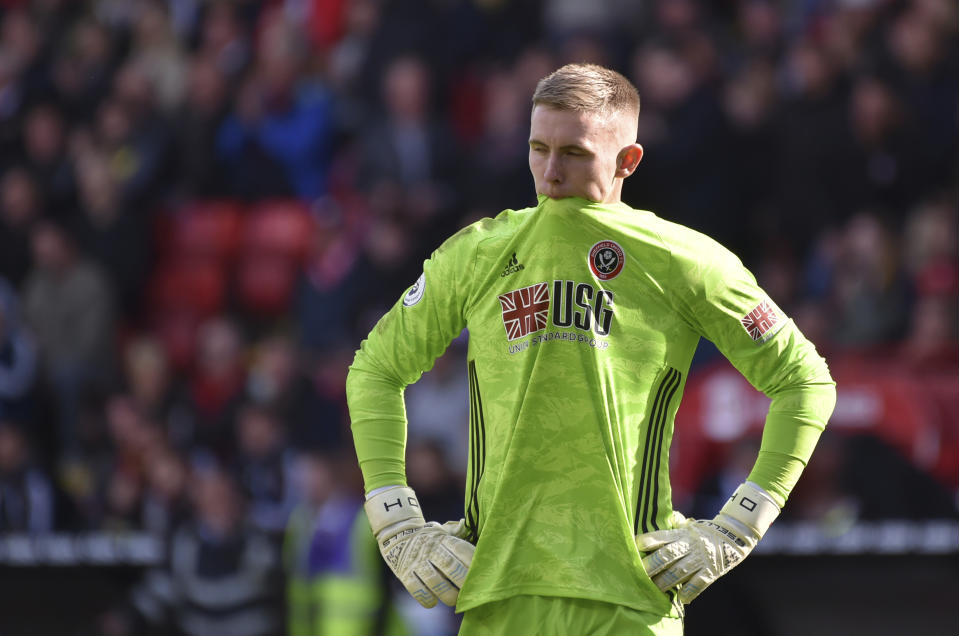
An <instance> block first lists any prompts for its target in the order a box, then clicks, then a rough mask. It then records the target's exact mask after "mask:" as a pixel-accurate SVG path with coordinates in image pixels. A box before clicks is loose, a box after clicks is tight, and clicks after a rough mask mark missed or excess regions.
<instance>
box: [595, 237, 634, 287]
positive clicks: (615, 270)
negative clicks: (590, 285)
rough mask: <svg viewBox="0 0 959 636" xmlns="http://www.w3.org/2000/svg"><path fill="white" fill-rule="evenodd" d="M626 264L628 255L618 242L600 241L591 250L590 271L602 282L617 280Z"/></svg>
mask: <svg viewBox="0 0 959 636" xmlns="http://www.w3.org/2000/svg"><path fill="white" fill-rule="evenodd" d="M625 264H626V254H625V253H623V248H622V247H620V246H619V243H617V242H616V241H600V242H599V243H597V244H596V245H594V246H593V247H592V248H591V249H590V250H589V269H590V270H591V271H592V272H593V276H595V277H596V278H598V279H600V280H609V279H611V278H616V277H617V276H618V275H619V273H620V272H621V271H623V265H625Z"/></svg>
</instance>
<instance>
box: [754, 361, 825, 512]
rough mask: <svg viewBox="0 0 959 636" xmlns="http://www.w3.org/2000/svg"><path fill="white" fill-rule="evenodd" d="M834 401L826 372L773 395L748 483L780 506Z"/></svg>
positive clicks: (784, 500) (820, 430) (808, 455)
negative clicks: (763, 490)
mask: <svg viewBox="0 0 959 636" xmlns="http://www.w3.org/2000/svg"><path fill="white" fill-rule="evenodd" d="M835 402H836V387H835V383H834V382H833V381H832V378H830V377H829V373H828V371H826V370H824V371H823V373H822V374H820V375H819V377H817V379H815V380H813V381H809V382H806V383H804V384H801V385H799V386H796V387H793V388H790V389H787V390H782V391H779V392H777V393H776V394H775V395H773V396H772V404H771V405H770V407H769V415H768V416H767V417H766V425H765V428H764V429H763V438H762V444H761V446H760V450H759V456H758V458H757V459H756V464H755V465H754V466H753V469H752V472H750V474H749V477H748V480H749V481H752V482H754V483H755V484H757V485H758V486H760V487H762V488H763V489H765V490H766V492H768V493H769V494H770V495H772V497H773V498H774V499H775V500H776V503H777V504H778V505H779V506H780V507H782V506H783V505H784V504H785V503H786V499H787V498H788V497H789V493H790V492H792V489H793V487H794V486H795V485H796V482H797V481H798V480H799V476H800V474H801V473H802V471H803V469H804V468H805V467H806V463H807V462H808V461H809V458H810V457H811V456H812V453H813V450H814V449H815V447H816V442H817V441H818V440H819V436H820V435H821V434H822V431H823V429H824V428H825V427H826V422H827V421H828V420H829V416H830V415H831V414H832V409H833V406H834V405H835Z"/></svg>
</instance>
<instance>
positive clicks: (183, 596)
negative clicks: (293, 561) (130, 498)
mask: <svg viewBox="0 0 959 636" xmlns="http://www.w3.org/2000/svg"><path fill="white" fill-rule="evenodd" d="M280 570H281V569H280V558H279V554H278V550H277V549H276V547H275V546H274V545H273V543H272V542H271V541H270V540H269V539H268V538H267V537H266V536H265V535H264V534H262V533H260V532H258V531H256V530H252V529H249V528H239V529H237V530H236V531H235V532H234V533H233V534H231V535H228V536H217V535H216V534H215V533H212V532H211V531H210V530H208V529H207V528H204V527H203V526H201V525H199V524H196V523H187V524H185V525H183V526H182V527H181V528H180V529H179V530H177V531H176V532H175V533H174V535H173V538H172V539H171V541H170V545H169V557H168V563H167V565H166V567H164V568H158V569H155V570H153V571H151V572H150V573H148V575H147V577H146V579H145V580H144V582H143V583H141V584H140V585H139V586H138V587H137V588H136V589H135V590H134V593H133V604H134V606H135V607H136V609H137V611H138V612H139V613H140V615H141V616H142V617H143V618H144V619H145V620H146V622H147V623H148V624H149V625H152V626H153V627H154V628H159V629H161V630H164V629H165V630H166V631H162V633H165V634H169V633H174V634H183V635H186V636H274V635H275V634H279V633H282V630H281V610H280V599H279V596H280V591H281V587H280V579H279V573H280Z"/></svg>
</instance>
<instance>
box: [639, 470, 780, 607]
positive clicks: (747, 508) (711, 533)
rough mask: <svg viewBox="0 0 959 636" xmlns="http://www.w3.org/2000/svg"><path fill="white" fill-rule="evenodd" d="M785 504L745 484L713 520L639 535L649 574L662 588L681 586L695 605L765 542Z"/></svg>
mask: <svg viewBox="0 0 959 636" xmlns="http://www.w3.org/2000/svg"><path fill="white" fill-rule="evenodd" d="M778 515H779V507H778V506H777V505H776V503H775V502H774V501H773V499H772V497H771V496H770V495H769V493H767V492H766V491H765V490H763V489H762V488H760V487H759V486H757V485H756V484H753V483H752V482H745V483H744V484H742V485H740V486H739V488H737V489H736V492H735V493H733V495H732V497H730V498H729V501H727V502H726V505H724V506H723V509H722V510H720V511H719V514H718V515H716V517H715V518H713V519H711V520H698V521H697V520H696V519H685V520H683V521H682V522H681V523H680V524H679V526H678V527H677V528H674V529H672V530H657V531H655V532H647V533H645V534H641V535H639V536H637V537H636V547H637V548H639V550H640V552H643V553H650V554H647V556H645V557H643V567H644V568H645V570H646V574H648V575H649V577H650V578H651V579H652V580H653V582H654V583H655V584H656V585H657V587H659V589H661V590H662V591H664V592H665V591H666V590H669V589H671V588H676V589H677V590H678V592H679V600H680V601H682V602H683V603H689V602H690V601H692V600H693V599H694V598H696V597H697V596H699V594H700V593H701V592H702V591H703V590H705V589H706V588H707V587H708V586H709V585H710V584H711V583H712V582H713V581H715V580H716V579H717V578H719V577H720V576H722V575H723V574H725V573H726V572H728V571H729V570H731V569H733V568H734V567H735V566H736V565H738V564H739V563H740V562H741V561H742V560H743V559H744V558H745V557H746V556H747V555H748V554H749V553H750V552H751V551H752V550H753V548H755V547H756V544H757V543H759V540H760V539H761V538H762V537H763V535H764V534H765V533H766V530H767V529H769V526H770V524H771V523H772V522H773V521H774V520H775V519H776V517H777V516H778Z"/></svg>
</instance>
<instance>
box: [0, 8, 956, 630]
mask: <svg viewBox="0 0 959 636" xmlns="http://www.w3.org/2000/svg"><path fill="white" fill-rule="evenodd" d="M571 61H591V62H597V63H601V64H605V65H608V66H611V67H613V68H616V69H618V70H620V71H621V72H623V73H624V74H625V75H627V76H628V77H630V78H631V79H632V80H633V81H634V82H635V83H636V85H637V86H638V88H639V91H640V94H641V97H642V113H641V115H640V132H639V141H640V142H641V143H642V144H643V145H644V147H645V150H646V155H645V157H644V160H643V162H642V164H641V165H640V168H639V170H638V171H637V173H636V174H635V175H634V176H633V177H631V178H630V179H629V180H628V181H627V182H626V187H625V191H624V199H625V200H626V202H627V203H629V204H631V205H632V206H634V207H637V208H644V209H651V210H653V211H655V212H656V213H657V214H659V215H660V216H663V217H665V218H667V219H670V220H674V221H678V222H680V223H683V224H686V225H689V226H691V227H693V228H696V229H699V230H702V231H704V232H706V233H708V234H710V235H712V236H713V237H715V238H717V239H718V240H720V241H721V242H723V243H724V244H726V245H727V246H729V247H730V248H731V249H733V250H734V251H735V252H736V253H737V254H738V255H739V256H740V257H741V258H742V259H743V261H744V262H745V263H746V265H747V266H748V267H750V268H751V269H752V271H753V272H754V273H755V274H756V276H757V278H758V279H759V282H760V284H761V285H763V286H764V287H765V289H766V290H767V291H769V293H770V295H771V296H772V297H773V298H774V299H776V301H777V302H778V304H779V305H780V306H781V307H782V308H783V309H784V310H785V311H786V312H787V313H788V314H789V315H790V316H791V317H792V318H793V319H794V320H795V321H796V322H797V323H798V324H799V325H800V327H801V328H802V330H803V331H804V332H805V333H806V334H807V336H809V337H810V338H811V339H812V340H813V341H814V342H815V343H816V344H817V345H818V347H819V349H820V351H821V352H822V353H823V354H824V355H825V356H826V357H827V359H828V361H829V363H830V366H831V369H832V370H833V373H834V376H835V378H836V380H837V381H838V386H839V388H838V404H837V408H836V412H835V415H834V416H833V419H832V422H831V424H830V426H829V429H828V430H827V432H826V434H825V435H824V436H823V438H822V441H821V442H820V445H819V448H818V450H817V452H816V454H815V455H814V457H813V460H812V461H811V463H810V465H809V467H808V469H807V470H806V472H805V474H804V476H803V479H802V480H801V482H800V484H799V486H798V487H797V489H796V491H795V492H794V494H793V495H792V498H791V500H790V503H789V505H788V506H787V508H786V509H785V512H784V514H783V516H782V518H781V520H780V521H778V522H777V524H776V525H775V526H774V527H773V529H772V530H771V531H770V534H769V535H768V536H767V538H766V540H765V541H764V542H763V544H762V545H761V546H760V549H759V550H758V551H757V554H756V555H755V556H754V557H752V558H751V559H750V560H749V561H747V562H746V563H745V564H744V565H743V566H742V567H741V568H738V569H737V570H735V571H734V572H733V573H731V574H730V575H729V576H728V577H727V578H725V579H724V581H723V582H722V583H721V584H719V585H717V586H716V587H715V588H714V589H711V590H710V592H709V593H707V594H705V595H704V596H703V597H701V599H700V600H698V601H697V602H696V603H695V604H693V605H692V606H690V609H689V616H688V618H687V632H688V633H689V634H702V633H706V632H707V631H708V632H709V633H717V632H719V633H728V634H756V635H767V634H768V635H778V634H782V635H788V634H808V633H811V632H813V631H814V630H815V631H816V632H817V633H819V634H833V633H835V634H845V633H850V632H857V633H872V634H898V633H902V632H904V631H907V630H909V631H911V632H913V633H922V634H947V633H950V634H954V633H956V632H955V630H956V625H959V610H957V608H956V606H955V599H956V598H959V524H957V521H956V520H957V518H959V511H957V510H959V509H957V506H959V308H957V302H959V4H957V3H956V2H955V1H954V0H781V1H774V0H714V1H710V2H706V1H705V0H701V1H697V0H591V1H589V2H584V1H581V0H528V1H523V0H513V1H510V0H264V1H262V2H256V1H252V0H232V1H228V0H220V1H216V0H208V1H203V0H166V1H161V0H152V1H141V0H88V1H81V0H33V1H18V0H2V1H0V634H2V635H4V636H8V635H12V634H31V635H34V634H70V635H73V634H78V635H107V636H123V635H127V634H151V633H152V634H204V635H211V636H216V635H217V634H230V635H231V636H244V635H247V634H248V635H251V636H253V635H258V634H283V633H289V634H294V635H297V636H305V635H320V634H372V633H389V634H404V633H407V634H430V635H432V634H437V635H442V634H450V633H455V630H456V625H457V622H456V621H457V619H456V617H455V616H453V615H452V613H451V612H449V611H444V610H435V611H431V612H421V611H418V610H417V608H416V607H415V603H413V602H412V601H411V599H409V598H408V596H407V595H406V594H405V593H404V592H402V590H397V589H396V588H395V585H394V583H393V582H392V579H391V578H390V577H389V576H387V574H386V573H385V572H384V570H383V566H382V564H381V561H380V558H379V555H378V553H377V551H376V547H375V545H374V543H373V542H372V538H371V537H370V535H369V529H368V526H367V525H366V520H365V517H364V515H363V514H362V507H361V506H362V485H361V479H360V477H359V476H358V474H357V472H358V471H357V469H356V467H355V457H354V455H353V450H352V446H351V438H350V435H349V428H348V417H347V412H346V407H345V395H344V379H345V375H346V370H347V366H348V365H349V363H350V361H351V359H352V355H353V351H354V350H355V349H356V348H357V346H358V345H359V342H360V340H361V339H362V338H363V337H364V336H365V334H366V333H367V332H368V331H369V329H370V328H371V327H372V325H373V324H374V323H375V322H376V320H377V319H378V318H379V317H380V316H381V315H382V314H383V312H385V311H386V310H387V309H388V308H389V307H390V306H391V305H392V304H393V303H394V302H395V301H396V299H398V298H399V297H400V296H402V294H403V293H404V292H405V290H406V289H407V287H408V286H409V285H411V284H412V283H413V281H415V279H416V278H417V276H418V275H419V273H420V271H421V266H422V261H423V259H425V258H427V257H428V255H429V254H430V252H431V251H432V250H433V249H435V248H436V247H437V246H438V245H439V243H440V242H441V241H442V240H443V239H444V238H446V237H447V236H448V235H449V234H451V233H452V232H454V231H455V230H457V229H458V228H460V227H462V226H464V225H466V224H468V223H470V222H472V221H474V220H476V219H478V218H481V217H483V216H490V215H495V214H496V213H497V212H499V211H500V210H502V209H504V208H520V207H526V206H527V205H530V204H532V203H533V202H534V201H535V196H534V191H533V186H532V180H531V177H530V175H529V172H528V167H527V160H526V154H527V149H526V139H527V133H528V117H529V100H530V96H531V95H532V92H533V88H534V86H535V84H536V82H537V81H538V80H539V79H540V78H541V77H542V76H544V75H545V74H547V73H548V72H550V71H551V70H552V69H554V68H555V67H557V66H558V65H560V64H562V63H566V62H571ZM465 338H466V336H465V335H464V336H463V337H461V338H460V339H458V340H457V341H455V342H454V343H453V345H452V347H451V348H450V350H449V351H448V353H447V354H446V355H445V356H443V357H442V358H440V359H439V360H438V361H437V363H436V366H435V367H434V369H433V370H432V371H430V372H429V373H428V374H426V375H425V376H424V378H423V380H422V381H420V382H419V383H418V384H416V385H413V386H412V387H410V389H409V390H408V391H407V404H408V414H409V418H410V435H409V449H408V455H409V458H408V461H409V464H408V469H409V478H410V483H411V485H412V486H414V487H415V488H416V489H417V491H418V493H419V494H420V496H421V499H422V501H423V504H424V507H425V509H426V512H427V516H428V517H429V518H436V519H439V520H441V521H442V520H445V519H458V518H460V517H461V516H462V514H463V513H462V506H463V503H462V499H463V497H462V492H463V481H464V472H465V465H466V459H465V458H466V444H467V439H466V432H467V422H468V399H467V384H466V377H465V373H464V368H465V359H464V354H465V345H466V339H465ZM767 405H768V401H767V400H766V399H765V398H764V397H763V396H762V395H760V394H757V393H756V392H755V391H754V390H753V389H752V388H751V387H749V386H748V385H747V384H746V383H745V382H744V380H742V379H741V378H740V377H739V376H738V374H737V373H736V372H735V371H734V370H733V369H732V368H731V367H730V366H729V365H728V364H727V363H726V362H725V361H724V360H723V359H722V357H721V356H719V355H718V354H717V353H716V351H715V349H714V348H712V347H711V345H709V343H705V342H704V343H703V344H702V345H701V347H700V350H699V352H698V353H697V358H696V361H695V363H694V366H693V369H692V371H691V375H690V378H689V382H688V386H687V389H686V396H685V400H684V402H683V406H682V409H681V411H680V414H679V416H678V421H677V433H676V439H675V441H674V444H673V449H672V462H673V498H674V503H675V506H676V508H677V509H679V510H682V511H684V512H686V513H687V514H692V515H695V516H712V515H713V514H714V513H715V511H716V509H718V507H719V506H720V505H721V502H722V500H723V498H724V497H725V496H726V495H727V494H728V493H729V492H731V491H732V489H733V488H734V486H735V485H736V484H738V483H739V482H740V481H741V480H742V478H743V477H744V475H745V474H746V473H747V472H748V470H749V467H750V466H751V462H752V461H753V459H754V458H755V453H756V449H757V447H758V435H759V433H760V431H761V426H762V418H763V416H764V414H765V409H766V407H767ZM411 605H413V606H411ZM54 608H55V609H54Z"/></svg>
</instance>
